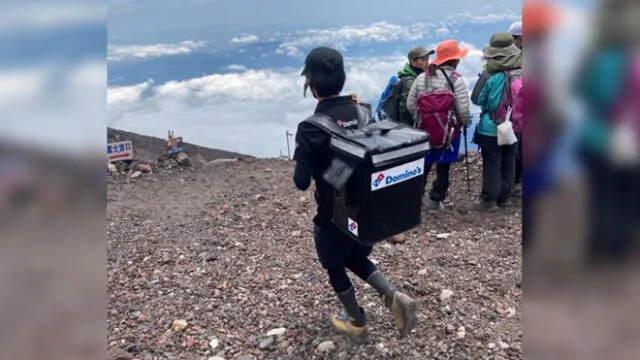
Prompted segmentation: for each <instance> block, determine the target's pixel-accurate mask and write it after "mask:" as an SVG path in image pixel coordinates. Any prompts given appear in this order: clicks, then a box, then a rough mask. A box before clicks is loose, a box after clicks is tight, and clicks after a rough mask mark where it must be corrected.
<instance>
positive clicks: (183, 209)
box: [107, 144, 523, 360]
mask: <svg viewBox="0 0 640 360" xmlns="http://www.w3.org/2000/svg"><path fill="white" fill-rule="evenodd" d="M134 146H135V144H134ZM292 171H293V163H292V162H289V161H286V160H276V159H270V160H267V159H264V160H263V159H246V158H245V159H243V158H241V159H239V160H236V161H233V162H223V163H210V164H208V165H198V167H196V168H175V167H174V168H171V169H158V168H155V169H154V170H153V172H152V173H146V174H142V175H141V176H139V177H137V178H135V179H132V178H130V176H128V175H114V176H112V177H110V179H109V180H108V205H107V212H108V215H107V216H108V228H107V241H108V263H107V270H108V293H109V302H108V310H107V311H108V315H107V322H108V335H107V343H108V348H109V351H110V358H111V359H131V358H135V359H141V360H142V359H144V360H151V359H184V360H220V359H226V360H230V359H242V360H249V359H274V360H275V359H403V360H410V359H416V360H418V359H420V360H422V359H522V357H523V356H522V329H521V312H522V290H521V288H520V282H521V251H520V236H521V231H520V223H521V220H520V210H519V206H518V207H515V206H514V207H513V208H511V209H501V211H499V212H498V213H495V214H484V213H477V212H475V211H474V210H472V209H471V207H472V205H473V201H474V197H475V196H474V194H475V192H476V191H477V190H478V189H479V188H480V185H479V180H480V172H479V162H478V159H477V158H476V157H474V158H472V170H471V173H472V189H473V191H474V194H471V193H469V192H467V189H466V184H465V171H464V164H463V163H460V164H456V165H455V166H454V167H453V170H452V171H453V174H452V178H453V179H452V181H453V184H452V189H451V194H450V197H449V200H448V201H447V202H446V203H445V206H446V208H445V211H444V212H443V213H442V214H441V215H439V216H438V217H431V216H429V215H428V214H426V212H425V214H424V215H423V224H422V226H421V227H420V228H417V229H415V230H413V231H411V232H409V233H407V234H406V241H405V242H404V243H403V244H391V243H388V242H384V243H380V244H379V245H378V246H377V247H376V248H375V249H374V252H373V254H372V259H374V260H375V262H377V263H378V265H379V266H380V267H381V269H382V270H383V271H384V272H385V273H386V274H387V275H389V276H390V278H391V279H392V281H393V282H394V283H395V284H396V285H397V286H398V287H399V288H400V289H401V290H402V291H405V292H406V293H408V294H410V295H411V296H414V297H415V298H416V299H418V300H419V301H420V310H419V312H420V314H419V323H418V326H417V327H416V329H415V330H414V331H413V333H412V334H410V335H409V336H408V337H407V338H405V339H398V338H397V335H396V331H395V329H394V326H393V321H392V318H391V315H390V314H389V312H388V311H387V310H386V309H385V308H384V307H383V306H382V303H381V301H380V300H379V298H378V297H377V296H376V294H375V292H374V291H373V289H371V288H369V287H367V286H364V285H363V283H362V282H361V281H360V280H359V279H356V278H355V277H353V280H354V284H355V286H356V291H357V293H358V295H359V299H360V302H361V304H362V305H363V306H364V307H365V308H366V309H367V311H368V316H369V320H370V332H371V336H370V342H369V343H368V344H365V345H356V344H354V343H352V342H351V341H350V340H348V339H345V338H342V337H341V336H338V335H336V334H335V333H334V331H333V330H332V329H331V327H330V324H329V322H328V318H329V316H330V315H331V314H333V313H335V312H336V311H339V310H340V306H339V303H338V300H337V299H336V297H335V295H334V294H333V293H332V291H331V288H330V285H329V284H328V281H327V276H326V274H325V273H324V272H323V270H322V268H321V266H320V265H319V263H318V262H317V260H316V254H315V249H314V246H313V240H312V233H311V218H312V217H313V216H314V214H315V204H314V202H313V194H312V189H310V190H309V191H307V192H300V191H298V190H296V189H295V188H294V186H293V184H292V181H291V174H292ZM312 188H313V186H312Z"/></svg>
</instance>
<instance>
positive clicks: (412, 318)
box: [388, 291, 418, 337]
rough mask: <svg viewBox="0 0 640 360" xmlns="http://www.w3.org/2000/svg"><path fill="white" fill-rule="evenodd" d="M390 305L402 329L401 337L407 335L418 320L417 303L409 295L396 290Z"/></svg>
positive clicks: (397, 323)
mask: <svg viewBox="0 0 640 360" xmlns="http://www.w3.org/2000/svg"><path fill="white" fill-rule="evenodd" d="M390 302H391V305H390V306H388V308H389V310H391V313H392V314H393V318H394V321H395V323H396V327H397V328H398V330H399V331H400V337H405V336H407V334H408V333H409V332H410V331H411V330H413V328H414V327H415V326H416V323H417V322H418V317H417V316H416V309H417V303H416V301H415V300H413V299H412V298H410V297H409V295H407V294H405V293H402V292H400V291H396V292H395V293H394V294H393V298H392V299H391V301H390Z"/></svg>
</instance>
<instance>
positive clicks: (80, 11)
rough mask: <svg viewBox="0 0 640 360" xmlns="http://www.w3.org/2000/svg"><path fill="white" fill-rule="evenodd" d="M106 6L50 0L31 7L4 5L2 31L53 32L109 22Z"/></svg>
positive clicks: (23, 4)
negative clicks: (64, 28) (37, 30)
mask: <svg viewBox="0 0 640 360" xmlns="http://www.w3.org/2000/svg"><path fill="white" fill-rule="evenodd" d="M106 17H107V7H106V5H105V4H100V3H86V2H82V1H66V2H59V1H55V2H54V1H51V2H43V3H38V4H37V5H35V6H34V5H32V4H28V3H26V2H25V3H20V2H18V3H17V4H13V5H4V6H3V8H2V11H1V12H0V29H2V30H14V31H16V30H21V29H34V28H37V29H52V28H58V27H65V26H77V25H84V24H88V23H98V22H102V23H106Z"/></svg>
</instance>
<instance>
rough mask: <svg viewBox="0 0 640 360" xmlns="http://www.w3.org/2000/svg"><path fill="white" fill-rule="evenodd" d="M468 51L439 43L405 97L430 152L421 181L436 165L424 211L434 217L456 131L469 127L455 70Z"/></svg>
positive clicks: (454, 152)
mask: <svg viewBox="0 0 640 360" xmlns="http://www.w3.org/2000/svg"><path fill="white" fill-rule="evenodd" d="M467 53H468V49H465V48H461V47H460V46H459V45H458V43H457V42H456V41H455V40H447V41H443V42H442V43H440V44H439V45H438V46H437V47H436V50H435V54H436V58H435V59H433V61H431V62H430V64H429V65H428V66H427V70H426V71H425V72H424V73H422V74H420V75H418V77H416V79H415V81H414V82H413V85H412V86H411V90H410V91H409V95H408V97H407V109H408V110H409V111H410V112H411V115H412V116H413V119H414V122H415V123H414V126H415V127H416V128H418V129H421V130H424V131H426V132H427V133H428V134H429V145H430V147H431V149H430V150H429V151H428V152H427V155H426V157H425V169H424V178H425V186H426V184H427V177H428V174H429V172H430V170H431V168H432V167H433V165H434V164H435V165H436V179H435V180H434V181H433V183H432V185H431V191H430V192H429V201H428V202H427V209H428V210H429V213H430V214H432V215H435V214H437V213H439V212H440V210H441V209H442V208H443V202H444V200H445V199H446V197H447V193H448V191H449V184H450V182H449V174H450V170H451V164H452V163H453V162H455V161H456V160H457V159H458V153H459V150H460V138H461V136H460V129H461V127H462V126H465V127H466V126H468V125H469V90H468V89H467V84H466V83H465V81H464V79H463V78H462V76H460V74H458V73H457V72H456V68H457V67H458V64H459V63H460V59H462V58H464V57H465V56H466V55H467Z"/></svg>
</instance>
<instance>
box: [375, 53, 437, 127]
mask: <svg viewBox="0 0 640 360" xmlns="http://www.w3.org/2000/svg"><path fill="white" fill-rule="evenodd" d="M432 54H433V50H431V51H430V50H427V49H425V48H424V47H421V46H419V47H416V48H413V49H411V51H409V54H407V58H408V60H409V62H407V63H406V64H405V65H404V67H403V68H402V69H401V70H400V71H398V73H397V74H396V75H394V76H392V77H391V79H389V82H388V83H387V86H385V88H384V90H383V91H382V95H380V100H379V101H378V107H377V109H376V114H377V116H378V119H379V120H385V119H386V120H392V121H395V122H399V123H403V124H406V125H409V126H413V116H412V115H411V113H410V112H409V110H407V97H408V96H409V90H411V85H413V81H414V80H415V79H416V77H418V75H420V74H422V73H423V72H424V70H425V69H426V68H427V65H428V64H429V55H432Z"/></svg>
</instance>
